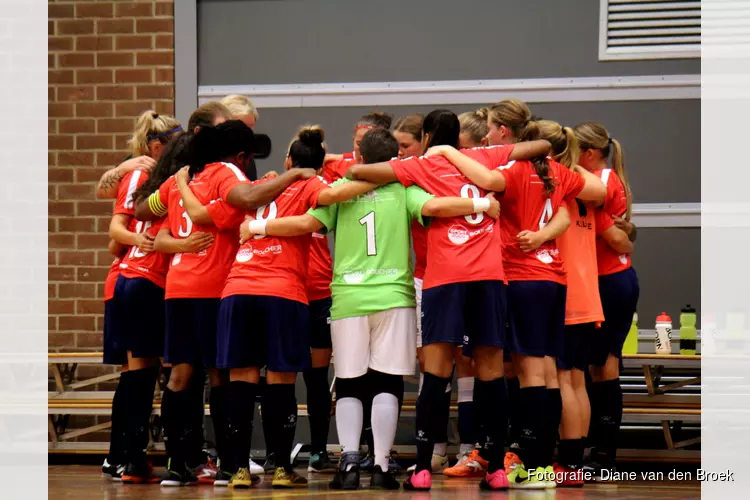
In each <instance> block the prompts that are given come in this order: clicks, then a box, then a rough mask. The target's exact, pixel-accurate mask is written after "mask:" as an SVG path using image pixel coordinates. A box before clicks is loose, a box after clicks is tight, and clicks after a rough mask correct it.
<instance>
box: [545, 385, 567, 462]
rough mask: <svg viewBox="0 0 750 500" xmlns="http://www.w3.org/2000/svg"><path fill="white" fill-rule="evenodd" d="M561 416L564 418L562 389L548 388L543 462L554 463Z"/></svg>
mask: <svg viewBox="0 0 750 500" xmlns="http://www.w3.org/2000/svg"><path fill="white" fill-rule="evenodd" d="M560 418H562V397H561V396H560V389H559V388H558V389H547V424H546V426H545V428H546V430H547V438H546V446H545V448H544V450H543V454H542V458H541V460H542V463H543V464H545V467H546V466H547V465H551V464H552V456H553V455H554V453H555V445H556V444H557V439H558V438H559V436H560Z"/></svg>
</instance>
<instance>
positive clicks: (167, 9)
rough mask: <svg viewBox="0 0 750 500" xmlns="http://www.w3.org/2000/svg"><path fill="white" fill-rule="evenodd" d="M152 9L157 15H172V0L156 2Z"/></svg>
mask: <svg viewBox="0 0 750 500" xmlns="http://www.w3.org/2000/svg"><path fill="white" fill-rule="evenodd" d="M154 10H155V11H154V13H155V14H156V15H157V16H172V15H174V4H173V2H156V5H155V6H154Z"/></svg>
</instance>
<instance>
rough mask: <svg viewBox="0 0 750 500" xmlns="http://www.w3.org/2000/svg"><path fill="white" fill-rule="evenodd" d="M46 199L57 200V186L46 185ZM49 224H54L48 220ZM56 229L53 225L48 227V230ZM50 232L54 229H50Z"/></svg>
mask: <svg viewBox="0 0 750 500" xmlns="http://www.w3.org/2000/svg"><path fill="white" fill-rule="evenodd" d="M47 199H48V200H56V199H57V184H48V185H47ZM50 222H54V221H52V220H50ZM54 227H57V226H55V225H53V226H50V228H54ZM50 231H54V229H50Z"/></svg>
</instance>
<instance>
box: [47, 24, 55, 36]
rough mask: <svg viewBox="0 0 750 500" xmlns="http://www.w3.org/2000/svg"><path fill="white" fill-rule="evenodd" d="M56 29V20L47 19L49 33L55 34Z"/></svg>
mask: <svg viewBox="0 0 750 500" xmlns="http://www.w3.org/2000/svg"><path fill="white" fill-rule="evenodd" d="M56 31H57V30H56V29H55V21H47V35H54V34H55V32H56Z"/></svg>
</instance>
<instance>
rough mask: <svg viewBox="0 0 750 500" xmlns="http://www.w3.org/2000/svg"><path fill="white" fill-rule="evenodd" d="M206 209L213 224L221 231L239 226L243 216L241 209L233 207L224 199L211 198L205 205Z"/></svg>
mask: <svg viewBox="0 0 750 500" xmlns="http://www.w3.org/2000/svg"><path fill="white" fill-rule="evenodd" d="M206 210H207V211H208V215H209V216H210V217H211V220H212V221H213V223H214V226H216V228H217V229H219V230H221V231H225V230H228V229H235V228H237V227H239V225H240V224H242V221H243V220H244V216H245V213H244V212H243V211H242V210H239V209H237V208H234V207H233V206H231V205H229V204H228V203H227V202H225V201H224V200H212V201H211V203H209V204H208V205H207V206H206Z"/></svg>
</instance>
